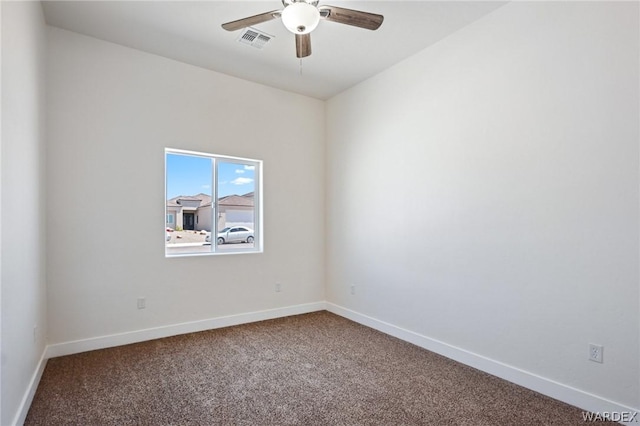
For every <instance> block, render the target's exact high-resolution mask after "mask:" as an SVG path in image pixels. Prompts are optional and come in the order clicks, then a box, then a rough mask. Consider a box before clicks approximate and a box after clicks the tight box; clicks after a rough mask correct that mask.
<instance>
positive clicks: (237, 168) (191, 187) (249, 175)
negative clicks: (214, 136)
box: [167, 154, 255, 199]
mask: <svg viewBox="0 0 640 426" xmlns="http://www.w3.org/2000/svg"><path fill="white" fill-rule="evenodd" d="M212 164H213V163H212V160H211V158H206V157H198V156H190V155H183V154H167V199H171V198H173V197H177V196H178V195H197V194H200V193H203V194H207V195H211V194H212V190H211V183H212V182H211V181H212V179H211V174H212V170H213V167H212ZM254 189H255V170H254V169H253V166H250V165H245V164H237V163H228V162H224V161H222V160H218V197H224V196H226V195H233V194H237V195H244V194H246V193H248V192H252V191H254Z"/></svg>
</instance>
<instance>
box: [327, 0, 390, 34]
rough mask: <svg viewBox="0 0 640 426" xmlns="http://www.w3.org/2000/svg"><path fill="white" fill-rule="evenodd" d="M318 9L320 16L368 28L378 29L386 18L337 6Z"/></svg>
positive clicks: (340, 22)
mask: <svg viewBox="0 0 640 426" xmlns="http://www.w3.org/2000/svg"><path fill="white" fill-rule="evenodd" d="M318 10H320V16H321V17H322V18H324V19H326V20H327V21H333V22H337V23H339V24H347V25H353V26H354V27H360V28H366V29H367V30H377V29H378V28H380V25H382V21H383V20H384V16H382V15H378V14H375V13H369V12H361V11H359V10H353V9H345V8H342V7H336V6H320V7H318Z"/></svg>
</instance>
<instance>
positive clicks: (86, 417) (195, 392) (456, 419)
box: [25, 312, 584, 426]
mask: <svg viewBox="0 0 640 426" xmlns="http://www.w3.org/2000/svg"><path fill="white" fill-rule="evenodd" d="M581 413H582V410H580V409H578V408H575V407H571V406H569V405H567V404H564V403H561V402H558V401H555V400H553V399H550V398H548V397H545V396H542V395H540V394H537V393H535V392H532V391H529V390H527V389H524V388H521V387H519V386H516V385H514V384H511V383H508V382H505V381H503V380H501V379H498V378H495V377H493V376H490V375H487V374H485V373H482V372H480V371H477V370H474V369H472V368H470V367H467V366H464V365H461V364H458V363H456V362H453V361H451V360H448V359H446V358H444V357H441V356H439V355H436V354H434V353H431V352H428V351H425V350H424V349H421V348H418V347H416V346H413V345H411V344H408V343H405V342H403V341H400V340H398V339H395V338H393V337H389V336H387V335H385V334H382V333H380V332H377V331H375V330H372V329H370V328H367V327H364V326H361V325H359V324H356V323H354V322H351V321H349V320H346V319H344V318H341V317H339V316H336V315H333V314H331V313H328V312H317V313H312V314H306V315H299V316H294V317H288V318H281V319H277V320H270V321H264V322H259V323H254V324H248V325H242V326H237V327H229V328H224V329H218V330H212V331H206V332H201V333H192V334H187V335H182V336H177V337H171V338H166V339H159V340H153V341H150V342H144V343H138V344H133V345H128V346H121V347H117V348H111V349H105V350H99V351H92V352H87V353H82V354H77V355H71V356H66V357H60V358H54V359H51V360H49V362H48V364H47V367H46V369H45V372H44V375H43V376H42V380H41V382H40V386H39V387H38V390H37V392H36V395H35V398H34V401H33V404H32V406H31V409H30V411H29V414H28V416H27V420H26V423H25V424H27V425H134V424H135V425H398V424H403V425H474V426H477V425H510V426H511V425H584V422H583V419H582V414H581Z"/></svg>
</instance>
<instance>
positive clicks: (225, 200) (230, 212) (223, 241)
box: [216, 161, 256, 251]
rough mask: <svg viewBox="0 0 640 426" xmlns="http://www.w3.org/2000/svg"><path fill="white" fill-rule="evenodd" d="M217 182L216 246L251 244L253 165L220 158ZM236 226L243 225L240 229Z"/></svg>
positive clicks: (238, 247)
mask: <svg viewBox="0 0 640 426" xmlns="http://www.w3.org/2000/svg"><path fill="white" fill-rule="evenodd" d="M217 182H218V188H217V190H218V237H217V238H216V243H217V249H218V250H219V251H223V250H234V249H240V248H249V249H252V248H254V244H255V228H256V226H255V219H256V215H255V205H254V201H255V185H256V170H255V165H253V164H251V163H245V162H230V161H219V162H218V176H217ZM239 226H242V227H244V229H240V228H239ZM228 228H230V229H228Z"/></svg>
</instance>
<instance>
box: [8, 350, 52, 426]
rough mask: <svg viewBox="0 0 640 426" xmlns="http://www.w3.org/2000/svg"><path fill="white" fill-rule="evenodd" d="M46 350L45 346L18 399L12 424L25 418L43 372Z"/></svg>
mask: <svg viewBox="0 0 640 426" xmlns="http://www.w3.org/2000/svg"><path fill="white" fill-rule="evenodd" d="M46 351H47V350H46V348H45V350H44V351H43V353H42V356H41V357H40V361H39V362H38V366H37V367H36V371H35V372H34V373H33V376H31V381H30V382H29V387H28V388H27V392H25V394H24V396H23V397H22V401H20V405H19V406H18V412H17V413H16V417H15V418H14V419H13V423H11V424H12V425H22V424H24V421H25V420H26V418H27V414H28V413H29V408H31V402H33V397H34V396H35V395H36V390H37V389H38V384H39V383H40V378H42V373H44V367H45V366H46V365H47V357H46V356H45V354H46Z"/></svg>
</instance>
